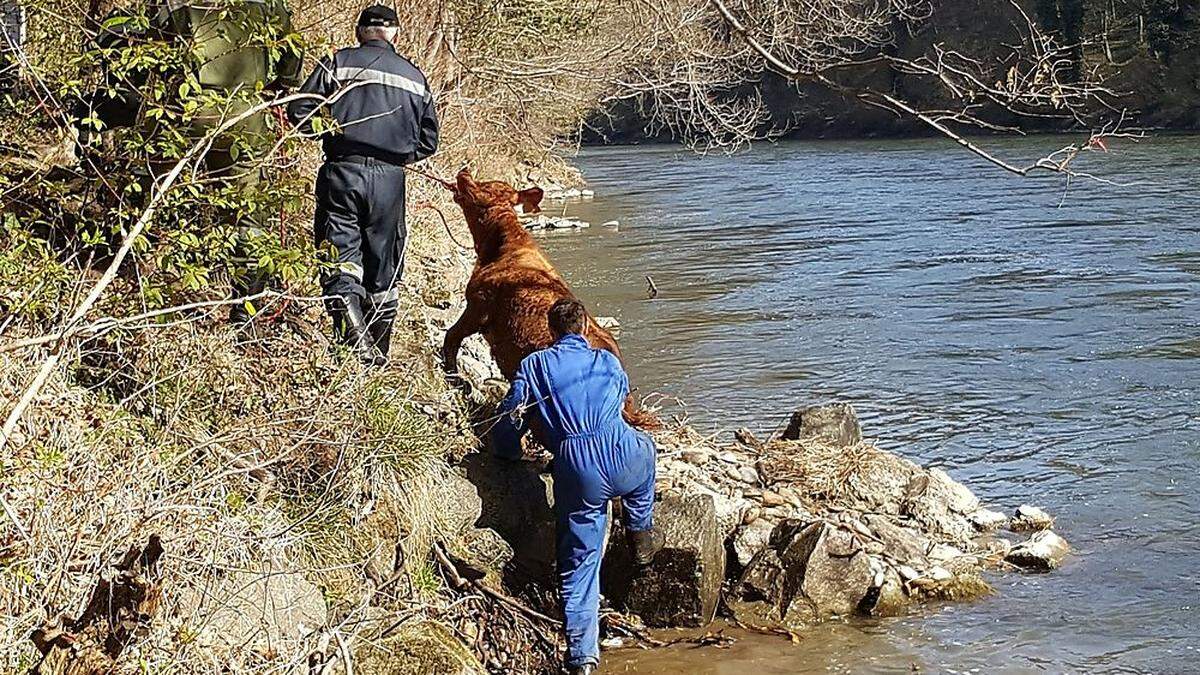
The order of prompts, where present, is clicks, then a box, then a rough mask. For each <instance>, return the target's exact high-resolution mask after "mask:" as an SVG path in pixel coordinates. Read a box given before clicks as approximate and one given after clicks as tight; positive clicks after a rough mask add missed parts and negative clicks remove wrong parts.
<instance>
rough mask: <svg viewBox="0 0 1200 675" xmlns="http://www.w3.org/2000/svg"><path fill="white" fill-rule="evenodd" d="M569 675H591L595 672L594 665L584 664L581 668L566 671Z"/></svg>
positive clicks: (576, 667)
mask: <svg viewBox="0 0 1200 675" xmlns="http://www.w3.org/2000/svg"><path fill="white" fill-rule="evenodd" d="M567 672H568V673H570V675H592V674H593V673H595V672H596V664H594V663H585V664H583V665H582V666H575V667H574V668H571V669H569V670H568V671H567Z"/></svg>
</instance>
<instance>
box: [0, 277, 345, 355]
mask: <svg viewBox="0 0 1200 675" xmlns="http://www.w3.org/2000/svg"><path fill="white" fill-rule="evenodd" d="M268 296H270V297H274V298H283V299H287V300H314V301H315V300H321V299H322V298H319V297H313V298H305V297H296V296H290V295H287V294H284V293H277V292H275V291H263V292H262V293H257V294H255V295H248V296H245V297H240V298H225V299H223V300H205V301H203V302H193V303H190V304H187V305H177V306H175V307H168V308H166V309H157V310H154V311H152V312H143V313H141V314H135V315H133V316H127V317H120V318H117V317H105V318H103V319H99V320H98V321H95V322H93V323H90V324H86V325H82V326H74V327H72V328H71V329H70V330H67V331H63V332H59V333H54V334H51V335H42V336H40V337H31V338H22V339H20V340H12V341H10V342H5V343H4V344H0V353H4V352H11V351H16V350H18V349H26V348H29V347H40V346H41V345H45V344H50V343H52V342H55V341H58V340H67V339H70V338H73V337H75V336H77V335H82V334H84V333H92V334H96V335H100V334H103V333H107V332H108V331H111V330H114V329H116V328H119V327H121V326H124V325H127V324H131V323H137V322H139V321H146V320H148V319H156V318H158V317H160V316H168V315H170V314H179V313H182V312H191V311H195V310H198V309H210V308H214V307H221V306H224V305H236V304H239V303H242V302H251V301H254V300H258V299H260V298H264V297H268Z"/></svg>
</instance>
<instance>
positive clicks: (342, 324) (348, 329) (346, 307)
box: [330, 295, 387, 366]
mask: <svg viewBox="0 0 1200 675" xmlns="http://www.w3.org/2000/svg"><path fill="white" fill-rule="evenodd" d="M332 304H333V307H331V308H330V311H331V313H332V314H333V324H334V330H335V331H336V332H337V335H338V339H339V340H340V341H341V343H342V344H343V345H346V346H347V347H349V348H350V350H351V351H353V352H354V355H355V356H356V357H357V358H358V360H359V361H360V362H361V363H362V364H363V365H365V366H383V365H385V364H386V363H387V360H386V359H384V358H383V356H382V355H380V353H379V352H378V350H376V349H375V345H374V344H373V343H372V341H371V335H370V333H369V332H368V330H367V319H366V317H365V316H363V310H362V301H360V300H359V299H358V297H357V296H353V295H343V296H339V297H338V298H337V300H335V302H334V303H332ZM338 305H340V306H338Z"/></svg>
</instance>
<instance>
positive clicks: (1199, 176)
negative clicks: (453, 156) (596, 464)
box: [541, 137, 1200, 674]
mask: <svg viewBox="0 0 1200 675" xmlns="http://www.w3.org/2000/svg"><path fill="white" fill-rule="evenodd" d="M1059 144H1061V143H1060V141H1058V140H1056V139H1053V138H1033V139H1020V140H1005V141H1002V142H1000V143H994V142H993V143H991V144H990V146H991V147H994V148H997V149H998V151H1000V152H1002V153H1005V154H1008V155H1010V156H1026V157H1028V156H1034V155H1035V153H1038V152H1044V151H1045V150H1046V149H1047V148H1050V149H1053V148H1054V147H1057V146H1058V145H1059ZM579 162H580V164H581V165H582V168H583V170H584V173H585V175H586V177H587V179H588V180H589V182H590V184H591V185H592V187H594V188H595V189H596V190H597V191H598V192H599V196H598V198H597V199H596V200H595V201H594V202H591V203H586V204H582V205H577V206H572V207H571V209H570V210H571V212H572V213H573V214H575V215H579V216H581V217H583V218H585V219H587V220H590V221H592V222H593V223H595V224H596V226H594V227H593V228H592V229H590V230H583V231H577V232H552V233H547V234H545V235H543V236H542V237H541V241H542V243H543V245H544V246H545V247H546V249H547V250H548V251H549V253H550V255H551V258H552V259H553V260H554V261H555V263H556V264H557V266H558V267H559V269H560V270H561V271H562V272H563V273H564V274H565V275H566V276H567V278H568V279H569V280H570V281H571V282H572V285H573V286H574V288H575V290H576V291H577V292H578V293H579V295H580V296H581V297H582V298H584V300H585V301H586V302H588V304H589V305H590V307H591V308H592V309H593V311H594V312H595V313H597V314H600V315H611V316H615V317H617V318H618V319H619V320H620V321H621V323H622V326H623V327H622V332H621V343H622V346H623V348H624V350H625V353H626V356H627V360H628V365H629V367H630V369H631V371H632V374H633V378H634V381H635V385H636V386H638V387H640V390H641V392H642V393H648V392H655V391H657V392H665V393H669V394H670V395H672V396H677V397H678V398H679V399H682V401H684V402H685V404H686V411H687V414H688V415H689V416H690V418H691V421H692V422H693V423H694V424H695V425H696V426H698V427H699V428H701V429H704V430H708V431H713V432H716V431H719V430H731V429H734V428H737V427H739V426H748V427H750V428H752V429H754V430H755V431H757V432H759V433H760V434H766V433H769V432H771V431H772V430H776V429H778V428H779V427H780V425H782V424H783V423H784V421H785V419H786V417H787V414H788V413H789V411H791V410H792V409H794V408H796V407H798V406H800V405H804V404H810V403H820V402H829V401H849V402H852V403H853V404H854V405H855V406H856V407H857V409H858V411H859V414H860V416H861V417H862V420H863V428H864V433H865V434H866V435H867V436H869V437H872V438H874V439H876V440H877V441H878V442H879V443H880V444H881V445H882V446H884V447H886V448H889V449H892V450H895V451H897V452H900V453H902V454H903V455H905V456H907V457H910V458H912V459H913V460H915V461H917V462H919V463H922V464H926V465H934V466H940V467H943V468H944V469H946V470H947V471H948V472H949V473H950V474H951V475H953V476H955V477H956V478H958V479H960V480H962V481H963V482H965V483H966V484H967V485H968V486H970V487H971V488H972V489H973V490H975V492H976V493H977V494H978V495H979V496H980V497H981V498H983V499H984V500H985V502H988V503H989V504H991V505H993V506H995V507H1002V508H1003V509H1004V510H1009V509H1012V508H1015V507H1016V506H1017V505H1019V504H1021V503H1025V502H1029V503H1034V504H1038V505H1041V506H1043V507H1045V508H1046V509H1048V510H1049V511H1051V512H1052V513H1053V514H1055V515H1056V516H1057V518H1058V527H1057V529H1058V530H1059V531H1060V533H1061V534H1063V535H1064V536H1065V537H1066V538H1067V539H1068V540H1069V541H1070V542H1071V543H1072V544H1073V545H1074V547H1075V549H1076V554H1075V555H1074V556H1073V557H1072V558H1071V559H1070V560H1069V562H1068V564H1067V565H1066V567H1065V568H1064V569H1063V570H1061V571H1059V572H1057V573H1055V574H1051V575H1045V576H1042V575H1002V576H998V577H997V578H995V579H994V582H995V585H996V587H997V590H998V593H997V594H996V595H995V596H993V597H990V598H987V599H984V600H980V601H976V602H973V603H968V604H955V605H943V606H934V607H927V608H925V609H924V611H922V612H918V613H914V614H913V615H911V616H907V617H903V618H898V619H889V620H884V621H871V622H866V621H861V622H849V623H846V624H834V625H827V626H822V627H820V628H817V629H815V630H813V631H811V632H809V633H807V634H806V635H807V636H806V638H805V639H804V640H802V641H801V643H800V644H798V645H792V644H790V643H788V642H786V641H782V640H775V639H773V638H765V637H762V638H747V639H745V640H743V641H741V642H740V643H739V644H738V645H736V646H735V647H734V648H732V649H730V650H726V651H719V650H714V649H711V648H708V649H687V648H675V649H670V650H664V651H658V652H649V653H643V652H629V651H625V652H614V653H612V654H610V655H609V656H608V657H607V666H606V670H607V671H608V672H614V671H615V672H643V673H674V672H680V673H743V672H749V671H750V670H751V669H753V671H754V672H756V673H760V674H767V673H799V672H824V671H827V670H828V671H836V672H909V671H910V670H913V669H914V668H919V669H921V670H922V671H924V672H981V673H992V672H1012V673H1020V672H1122V673H1131V672H1154V673H1160V672H1162V673H1172V672H1186V671H1200V637H1198V635H1200V620H1198V619H1197V612H1200V524H1198V521H1200V497H1198V496H1197V491H1198V489H1200V478H1198V470H1200V139H1198V138H1187V137H1170V138H1156V139H1151V140H1148V141H1143V142H1141V143H1138V144H1133V143H1131V142H1126V143H1118V144H1117V145H1116V147H1114V148H1113V152H1112V153H1111V154H1109V155H1098V154H1097V155H1094V156H1090V157H1089V158H1088V164H1087V165H1086V167H1087V168H1089V169H1092V170H1094V171H1096V172H1098V173H1101V174H1103V175H1104V176H1105V177H1106V178H1109V179H1112V180H1116V181H1120V182H1123V183H1136V185H1134V186H1109V185H1102V184H1098V183H1095V182H1091V181H1086V180H1081V181H1076V182H1074V183H1073V184H1072V185H1071V186H1070V187H1069V189H1066V190H1064V187H1065V186H1064V183H1063V181H1062V180H1061V179H1060V178H1042V179H1023V178H1017V177H1010V176H1008V175H1005V174H1003V173H1001V172H1000V171H998V170H996V169H993V168H990V167H989V166H987V165H985V164H983V163H981V162H980V161H978V160H977V159H976V158H974V157H972V156H970V155H968V154H966V153H965V152H963V151H961V150H959V149H957V148H955V147H953V146H951V145H948V144H946V143H943V142H939V141H936V140H921V141H896V142H892V141H869V142H868V141H864V142H852V143H843V142H838V143H833V142H822V143H789V144H781V145H778V146H770V147H762V148H757V149H755V150H753V151H750V152H747V153H744V154H739V155H736V156H733V157H726V156H720V157H711V156H710V157H699V156H695V155H692V154H689V153H687V152H686V151H682V150H679V149H678V148H664V147H655V148H619V149H604V150H596V151H588V152H585V153H584V154H583V155H582V156H581V157H580V160H579ZM614 219H615V220H619V221H620V226H619V228H612V227H600V226H599V224H600V223H602V222H604V221H608V220H614ZM646 275H650V276H652V277H653V278H654V280H655V282H656V283H657V285H658V287H659V289H660V294H659V296H658V298H657V299H655V300H648V299H647V293H646V286H647V284H646V281H645V276H646Z"/></svg>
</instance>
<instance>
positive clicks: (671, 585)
mask: <svg viewBox="0 0 1200 675" xmlns="http://www.w3.org/2000/svg"><path fill="white" fill-rule="evenodd" d="M654 525H655V527H656V528H658V529H660V530H661V531H662V533H663V534H664V535H665V537H666V547H665V548H664V549H663V550H662V552H660V553H659V554H658V556H657V557H656V558H655V560H654V563H653V564H652V565H651V566H650V568H649V569H647V570H645V571H644V572H640V573H639V572H638V571H637V570H635V569H634V566H633V564H632V557H631V555H630V551H629V548H628V545H627V543H626V541H625V537H613V538H612V540H611V543H612V546H611V550H610V552H609V555H608V557H607V559H606V561H605V567H606V568H607V569H606V570H605V580H604V581H605V584H604V585H605V589H606V592H607V594H608V596H609V598H610V599H611V600H612V601H613V602H614V603H616V604H617V606H620V607H623V608H624V609H625V610H627V611H629V612H631V613H633V614H637V615H638V616H640V617H641V618H642V620H643V621H645V622H646V623H647V624H648V625H651V626H658V627H667V626H703V625H706V624H707V623H709V622H710V621H712V619H713V616H714V615H715V614H716V611H717V602H718V600H719V599H720V595H721V584H722V583H723V581H724V579H725V546H724V544H725V538H724V536H722V534H721V532H720V530H719V528H718V524H717V514H716V508H715V505H714V503H713V500H712V498H711V497H709V496H708V495H701V494H690V495H684V496H675V495H668V496H667V497H665V498H664V499H663V500H662V501H660V502H658V503H657V504H655V509H654Z"/></svg>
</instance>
